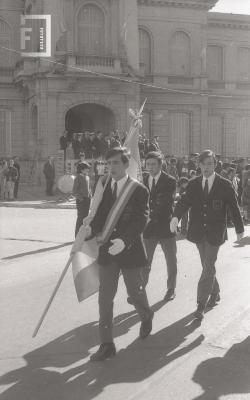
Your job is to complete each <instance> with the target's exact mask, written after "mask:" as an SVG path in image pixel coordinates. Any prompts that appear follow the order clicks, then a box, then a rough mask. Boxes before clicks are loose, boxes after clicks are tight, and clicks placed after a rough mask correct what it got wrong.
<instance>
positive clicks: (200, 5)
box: [137, 0, 218, 11]
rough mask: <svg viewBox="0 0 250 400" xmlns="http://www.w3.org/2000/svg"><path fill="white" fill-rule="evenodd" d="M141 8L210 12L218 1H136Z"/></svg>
mask: <svg viewBox="0 0 250 400" xmlns="http://www.w3.org/2000/svg"><path fill="white" fill-rule="evenodd" d="M137 1H138V4H139V5H141V6H163V7H164V6H170V7H181V8H195V9H201V10H207V11H208V10H210V9H211V8H212V7H214V6H215V4H216V3H217V1H218V0H137Z"/></svg>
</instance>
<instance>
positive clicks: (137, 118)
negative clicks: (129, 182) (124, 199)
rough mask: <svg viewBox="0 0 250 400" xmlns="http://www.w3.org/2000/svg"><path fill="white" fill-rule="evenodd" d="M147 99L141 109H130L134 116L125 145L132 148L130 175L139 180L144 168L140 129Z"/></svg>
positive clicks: (130, 113) (131, 115) (131, 114)
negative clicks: (140, 146)
mask: <svg viewBox="0 0 250 400" xmlns="http://www.w3.org/2000/svg"><path fill="white" fill-rule="evenodd" d="M146 101H147V99H145V100H144V103H143V104H142V106H141V108H140V110H139V111H137V110H135V111H134V110H132V109H131V108H130V109H129V115H130V117H132V123H131V126H130V130H129V133H128V136H127V137H126V140H125V142H124V146H125V147H127V149H129V150H130V154H131V158H130V161H129V168H128V175H129V176H131V178H134V179H137V180H138V181H142V169H141V160H140V152H139V146H138V143H139V131H140V128H141V127H142V117H143V115H142V112H143V109H144V106H145V104H146Z"/></svg>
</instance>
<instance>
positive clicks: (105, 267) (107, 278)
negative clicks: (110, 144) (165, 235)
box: [86, 147, 153, 361]
mask: <svg viewBox="0 0 250 400" xmlns="http://www.w3.org/2000/svg"><path fill="white" fill-rule="evenodd" d="M106 160H107V163H108V167H109V172H110V177H109V178H108V179H109V181H108V182H107V183H106V184H105V190H104V193H103V197H102V200H101V202H100V204H99V207H98V209H97V211H96V214H95V216H94V218H93V220H92V221H91V223H90V225H89V226H88V227H86V229H87V231H88V234H89V237H91V238H92V237H94V236H95V237H96V238H97V242H98V243H99V245H100V247H99V256H98V263H99V265H100V275H99V278H100V287H99V314H100V319H99V332H100V342H101V345H100V348H99V350H98V351H97V352H96V353H95V354H93V355H92V356H91V358H90V359H91V361H101V360H105V359H107V358H109V357H112V356H114V355H115V354H116V348H115V344H114V341H113V300H114V297H115V294H116V292H117V287H118V280H119V276H120V273H122V275H123V279H124V282H125V285H126V288H127V292H128V294H129V296H130V297H131V299H132V300H133V304H134V306H135V308H136V310H137V312H138V314H139V316H140V319H141V327H140V338H141V339H144V338H146V337H147V336H148V335H149V334H150V332H151V330H152V319H153V311H152V310H151V309H150V307H149V304H148V299H147V295H146V291H145V288H144V287H143V281H142V274H141V268H142V267H146V265H147V256H146V251H145V247H144V244H143V238H142V233H143V230H144V228H145V226H146V223H147V218H148V191H147V189H146V188H145V187H144V186H143V185H142V184H140V183H139V182H138V181H135V180H133V179H131V178H130V177H129V176H128V175H127V169H128V167H129V153H128V150H127V149H126V148H122V147H116V148H113V149H111V150H110V151H109V152H108V153H107V155H106Z"/></svg>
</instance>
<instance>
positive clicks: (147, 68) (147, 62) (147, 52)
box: [139, 28, 152, 75]
mask: <svg viewBox="0 0 250 400" xmlns="http://www.w3.org/2000/svg"><path fill="white" fill-rule="evenodd" d="M151 57H152V54H151V37H150V34H149V33H148V32H147V31H146V30H145V29H143V28H139V61H140V69H141V71H142V72H143V73H144V74H145V75H150V74H151V72H152V67H151Z"/></svg>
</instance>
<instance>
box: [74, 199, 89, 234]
mask: <svg viewBox="0 0 250 400" xmlns="http://www.w3.org/2000/svg"><path fill="white" fill-rule="evenodd" d="M89 207H90V199H89V198H88V197H86V198H84V199H83V200H76V208H77V220H76V228H75V236H77V234H78V232H79V229H80V228H81V226H82V221H83V218H85V217H87V215H88V213H89Z"/></svg>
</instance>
